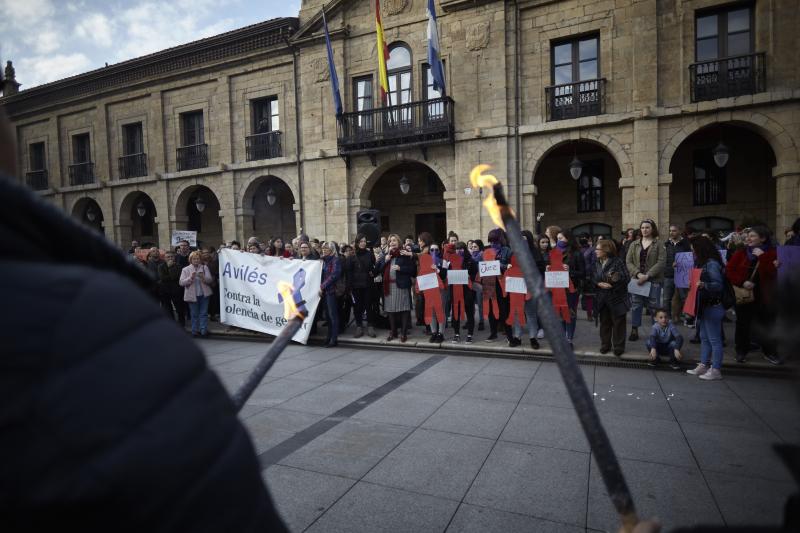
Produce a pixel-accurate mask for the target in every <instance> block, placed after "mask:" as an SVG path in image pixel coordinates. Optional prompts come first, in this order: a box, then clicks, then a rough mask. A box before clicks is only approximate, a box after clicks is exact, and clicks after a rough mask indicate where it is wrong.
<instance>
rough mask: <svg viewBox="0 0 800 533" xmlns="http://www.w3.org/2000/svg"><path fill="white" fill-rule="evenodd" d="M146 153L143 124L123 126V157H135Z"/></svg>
mask: <svg viewBox="0 0 800 533" xmlns="http://www.w3.org/2000/svg"><path fill="white" fill-rule="evenodd" d="M143 152H144V135H143V133H142V123H141V122H136V123H135V124H125V125H124V126H122V155H134V154H141V153H143Z"/></svg>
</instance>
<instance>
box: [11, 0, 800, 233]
mask: <svg viewBox="0 0 800 533" xmlns="http://www.w3.org/2000/svg"><path fill="white" fill-rule="evenodd" d="M425 4H426V2H425V1H424V0H383V2H382V18H383V24H384V28H385V33H386V40H387V42H388V44H389V48H390V51H391V54H390V60H389V65H388V67H389V77H390V85H391V89H392V90H391V104H392V107H390V108H388V109H387V108H383V107H381V104H380V102H379V99H378V97H377V94H378V82H377V59H376V57H377V54H376V42H375V14H374V9H375V3H374V2H373V1H371V0H329V1H328V2H327V4H326V16H327V20H328V25H329V28H330V33H331V39H332V44H333V51H334V55H335V63H336V69H337V72H338V77H339V80H340V85H341V93H342V100H343V102H344V108H345V113H344V115H343V116H342V117H341V118H340V119H339V120H337V118H336V117H335V114H334V107H333V103H332V96H331V90H330V81H329V73H328V67H327V59H326V52H325V41H324V38H323V37H322V19H321V8H322V5H323V0H304V1H303V4H302V7H301V10H300V13H299V15H298V17H297V18H283V19H273V20H269V21H266V22H263V23H260V24H255V25H253V26H248V27H245V28H241V29H238V30H235V31H231V32H228V33H225V34H222V35H218V36H215V37H211V38H208V39H203V40H200V41H197V42H193V43H190V44H187V45H183V46H178V47H175V48H171V49H168V50H164V51H162V52H158V53H155V54H152V55H149V56H145V57H141V58H137V59H133V60H130V61H126V62H124V63H120V64H116V65H111V66H108V67H106V68H102V69H98V70H95V71H92V72H88V73H86V74H82V75H78V76H74V77H72V78H68V79H64V80H61V81H57V82H54V83H50V84H47V85H43V86H40V87H35V88H32V89H30V90H24V85H23V86H22V88H23V90H21V91H19V92H17V91H16V89H17V86H18V82H22V83H24V73H18V75H17V78H18V80H15V79H14V75H13V74H14V73H13V72H11V76H7V78H9V79H7V80H6V82H5V92H4V94H5V96H4V97H3V98H2V99H1V100H0V105H2V106H4V108H5V109H6V111H7V113H8V114H9V116H10V118H11V120H12V122H13V124H14V125H15V126H16V134H17V140H18V145H19V154H18V155H19V158H18V159H19V162H18V164H19V176H20V177H21V179H24V180H26V181H27V182H28V183H29V184H30V186H31V187H33V188H34V189H36V190H38V191H40V194H42V195H43V196H45V197H46V198H48V199H50V200H52V201H53V202H55V203H56V204H58V205H59V206H61V207H63V208H64V209H65V210H66V211H68V212H69V213H72V214H73V215H75V216H76V217H79V218H81V219H82V220H84V221H85V222H86V223H87V224H90V225H93V226H96V227H97V228H98V229H100V230H101V231H104V232H105V234H106V235H107V236H108V237H109V238H111V239H113V240H115V241H117V242H118V243H120V244H125V243H127V241H129V240H130V239H131V238H137V239H139V240H143V241H152V242H155V243H158V244H160V245H161V246H165V245H166V243H167V242H168V240H169V236H170V234H171V231H172V230H175V229H195V230H198V231H199V238H200V239H201V240H202V241H203V242H205V243H209V244H213V245H217V244H219V243H220V242H222V241H223V240H229V239H233V238H238V239H243V238H246V237H247V236H249V235H253V234H255V235H258V236H260V237H262V238H264V237H269V236H273V235H282V236H292V235H294V234H296V233H297V232H298V231H300V230H301V229H302V231H303V232H305V233H308V234H309V235H312V236H318V237H328V238H332V239H335V240H340V241H344V240H347V239H352V237H353V236H354V235H355V233H356V229H357V225H356V214H357V212H358V211H360V210H362V209H366V208H375V209H378V210H380V220H381V223H382V228H383V230H384V232H387V231H391V232H397V233H400V234H409V233H415V232H419V231H422V230H429V231H432V232H433V233H434V235H435V236H436V237H438V238H443V237H444V235H445V233H446V231H447V230H455V231H456V232H458V233H459V234H460V235H461V236H462V237H464V238H469V237H478V236H482V237H485V235H486V233H487V232H488V230H489V229H491V227H492V223H491V220H490V219H489V217H488V216H487V215H486V213H485V212H483V210H482V208H481V207H480V203H481V194H480V191H477V190H473V189H471V188H470V187H469V183H468V175H469V171H470V169H471V168H472V167H473V166H475V165H476V164H478V163H489V164H491V165H493V167H494V174H495V175H497V176H498V177H499V178H500V179H501V181H502V182H503V183H504V184H505V186H506V189H507V192H508V195H509V198H510V200H511V202H512V203H513V204H514V205H515V206H516V210H517V212H518V214H519V216H520V217H521V220H522V223H523V225H524V226H525V227H528V228H531V229H533V228H534V226H535V225H536V223H537V221H538V222H539V223H540V224H541V225H543V226H544V225H549V224H558V225H561V226H562V227H568V228H575V229H576V230H577V231H578V232H584V231H585V232H587V233H591V234H614V235H616V234H618V233H619V232H620V231H621V230H622V229H623V228H625V227H629V226H636V225H637V224H638V222H639V221H640V220H641V219H643V218H653V219H654V220H656V221H657V222H658V223H659V224H661V225H666V224H667V223H668V222H669V223H678V224H681V225H691V226H693V227H696V228H712V229H729V228H732V227H734V226H735V225H739V224H743V223H744V224H748V223H752V222H754V221H756V220H758V221H763V222H766V223H767V224H768V225H770V226H771V227H773V228H776V229H777V230H778V231H782V230H783V229H784V228H785V227H787V226H789V225H791V223H792V222H793V220H794V219H795V218H796V217H797V216H798V214H800V161H798V144H797V143H798V142H800V104H799V103H798V100H800V68H798V67H799V66H800V61H799V60H798V57H797V55H796V52H797V49H798V44H800V43H798V37H797V31H796V28H797V27H798V25H800V15H799V14H798V12H800V10H798V9H796V7H797V6H796V2H795V1H794V0H755V1H733V2H731V1H727V0H638V1H636V0H517V1H516V2H501V1H487V0H439V1H438V2H437V12H438V16H439V34H440V38H441V50H442V57H443V60H444V67H445V68H444V70H445V77H446V80H447V82H446V94H445V95H442V94H439V93H437V92H436V91H434V90H433V87H432V84H431V80H430V77H429V74H428V68H427V64H426V61H427V56H426V50H427V49H426V45H427V42H426V26H427V19H426V12H425ZM573 173H574V175H575V177H573V175H572V174H573ZM401 184H402V189H403V190H407V191H408V192H407V193H403V192H402V190H401Z"/></svg>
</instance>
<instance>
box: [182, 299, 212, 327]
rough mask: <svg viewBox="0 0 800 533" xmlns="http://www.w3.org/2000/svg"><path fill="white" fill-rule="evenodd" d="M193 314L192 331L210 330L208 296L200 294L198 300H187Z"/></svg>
mask: <svg viewBox="0 0 800 533" xmlns="http://www.w3.org/2000/svg"><path fill="white" fill-rule="evenodd" d="M187 303H188V304H189V313H190V314H191V315H192V333H198V331H199V333H201V334H202V333H205V332H206V331H207V330H208V297H206V296H198V297H197V301H196V302H187Z"/></svg>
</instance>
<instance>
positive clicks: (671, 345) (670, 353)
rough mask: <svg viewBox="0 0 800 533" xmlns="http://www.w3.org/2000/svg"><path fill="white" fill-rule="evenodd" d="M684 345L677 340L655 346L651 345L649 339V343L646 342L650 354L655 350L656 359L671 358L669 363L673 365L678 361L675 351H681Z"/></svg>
mask: <svg viewBox="0 0 800 533" xmlns="http://www.w3.org/2000/svg"><path fill="white" fill-rule="evenodd" d="M682 345H683V342H682V341H681V342H678V341H677V340H672V341H670V342H657V343H656V344H655V346H653V345H652V344H650V339H647V342H645V346H646V347H647V351H648V352H649V351H650V350H652V349H653V348H655V349H656V357H669V361H670V362H671V363H672V362H676V361H677V359H676V358H675V350H678V351H680V349H681V346H682Z"/></svg>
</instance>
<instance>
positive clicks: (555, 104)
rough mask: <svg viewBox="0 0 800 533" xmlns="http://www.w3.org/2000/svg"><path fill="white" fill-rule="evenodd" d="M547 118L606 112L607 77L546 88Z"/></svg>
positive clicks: (557, 118)
mask: <svg viewBox="0 0 800 533" xmlns="http://www.w3.org/2000/svg"><path fill="white" fill-rule="evenodd" d="M544 91H545V96H546V99H547V120H548V121H551V120H565V119H568V118H578V117H590V116H593V115H602V114H603V113H605V112H606V79H605V78H598V79H594V80H584V81H578V82H575V83H565V84H564V85H551V86H549V87H545V88H544Z"/></svg>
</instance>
